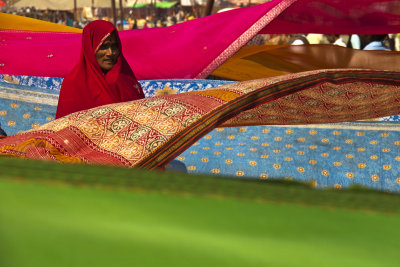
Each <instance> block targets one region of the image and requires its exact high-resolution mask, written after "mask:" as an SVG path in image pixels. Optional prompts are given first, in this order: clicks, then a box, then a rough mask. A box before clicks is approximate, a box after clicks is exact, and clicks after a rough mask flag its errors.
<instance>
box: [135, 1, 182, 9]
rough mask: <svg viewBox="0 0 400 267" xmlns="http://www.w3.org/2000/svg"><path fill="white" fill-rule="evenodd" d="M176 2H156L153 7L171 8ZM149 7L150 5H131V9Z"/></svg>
mask: <svg viewBox="0 0 400 267" xmlns="http://www.w3.org/2000/svg"><path fill="white" fill-rule="evenodd" d="M176 3H178V2H156V3H155V6H156V7H157V8H171V7H173V6H174V5H176ZM148 5H151V4H150V3H136V4H133V5H132V8H142V7H145V6H148Z"/></svg>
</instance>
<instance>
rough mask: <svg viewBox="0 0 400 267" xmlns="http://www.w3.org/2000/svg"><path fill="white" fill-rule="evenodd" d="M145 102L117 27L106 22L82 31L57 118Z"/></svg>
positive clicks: (65, 81)
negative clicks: (117, 105) (122, 46)
mask: <svg viewBox="0 0 400 267" xmlns="http://www.w3.org/2000/svg"><path fill="white" fill-rule="evenodd" d="M140 98H144V94H143V90H142V88H141V86H140V84H139V83H138V81H137V80H136V78H135V75H134V74H133V72H132V69H131V68H130V66H129V64H128V62H127V61H126V60H125V58H124V56H123V55H122V51H121V40H120V39H119V36H118V32H117V30H116V28H115V27H114V25H113V24H112V23H110V22H107V21H103V20H96V21H93V22H90V23H89V24H88V25H86V27H85V28H84V29H83V34H82V49H81V56H80V59H79V62H78V64H77V65H76V66H75V67H74V68H73V69H72V71H71V72H70V73H69V74H68V75H67V76H66V77H65V79H64V81H63V84H62V86H61V92H60V98H59V100H58V107H57V114H56V118H60V117H63V116H65V115H68V114H70V113H73V112H76V111H80V110H85V109H89V108H93V107H97V106H101V105H106V104H111V103H117V102H124V101H130V100H135V99H140Z"/></svg>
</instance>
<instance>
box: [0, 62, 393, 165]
mask: <svg viewBox="0 0 400 267" xmlns="http://www.w3.org/2000/svg"><path fill="white" fill-rule="evenodd" d="M398 79H399V78H398V73H396V72H383V71H364V70H351V71H350V70H328V71H327V70H323V71H313V72H306V73H301V74H291V75H287V76H280V77H275V78H269V79H261V80H256V81H250V82H241V83H233V84H228V85H223V86H220V87H218V88H212V89H208V90H204V91H196V92H188V93H182V94H178V95H165V96H157V97H152V98H147V99H141V100H136V101H132V102H124V103H120V104H111V105H105V106H101V107H98V108H94V109H90V110H85V111H81V112H77V113H73V114H71V115H69V116H66V117H63V118H60V119H58V120H55V121H52V122H49V123H47V124H45V125H43V126H40V127H38V128H36V129H34V130H30V131H27V132H24V133H21V134H17V135H14V136H11V137H7V138H5V139H3V140H2V141H0V147H1V150H0V151H1V153H2V154H3V155H16V156H18V157H27V158H42V159H52V160H59V161H63V162H90V163H102V164H113V165H123V166H138V167H143V168H150V169H152V168H157V167H161V166H163V165H164V164H166V163H167V162H169V161H171V160H172V159H173V158H174V157H176V156H177V155H179V154H180V153H181V152H183V151H184V150H185V149H187V148H188V147H189V146H190V145H192V144H193V143H194V142H196V141H197V140H198V139H200V138H201V137H202V136H203V135H205V134H207V133H208V132H210V131H211V130H212V129H213V128H215V127H217V126H218V125H222V126H243V125H256V124H258V125H259V124H264V125H265V124H285V125H287V124H311V123H328V122H341V121H352V120H358V119H370V118H376V117H382V116H385V115H391V114H400V106H399V105H398V101H399V99H398V90H399V88H400V87H399V80H398Z"/></svg>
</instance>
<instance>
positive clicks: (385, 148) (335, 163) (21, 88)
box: [0, 75, 400, 193]
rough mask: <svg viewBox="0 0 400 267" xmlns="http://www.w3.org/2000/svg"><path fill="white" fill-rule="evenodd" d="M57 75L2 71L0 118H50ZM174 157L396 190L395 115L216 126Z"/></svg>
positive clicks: (399, 182) (249, 173)
mask: <svg viewBox="0 0 400 267" xmlns="http://www.w3.org/2000/svg"><path fill="white" fill-rule="evenodd" d="M61 82H62V79H61V78H45V77H28V76H13V75H0V99H1V102H0V124H1V125H2V127H3V129H4V130H5V131H6V133H8V135H12V134H15V133H17V132H18V131H21V130H28V129H30V128H32V127H34V126H36V125H39V124H43V123H46V122H48V121H50V120H52V119H53V118H54V114H55V111H56V105H57V98H58V93H59V86H60V85H61ZM140 83H141V85H142V87H143V89H144V91H145V95H146V96H147V97H149V96H153V95H161V94H172V93H181V92H188V91H196V90H201V89H207V88H211V87H215V86H218V85H222V84H226V83H231V81H213V80H154V81H140ZM177 160H178V161H180V162H181V163H184V164H185V165H186V169H187V170H188V172H189V173H206V174H215V175H222V176H236V177H239V178H248V179H282V178H283V179H290V180H297V181H309V182H310V183H312V184H313V185H315V186H317V187H335V188H346V187H348V186H349V185H352V184H359V185H363V186H367V187H370V188H375V189H378V190H382V191H390V192H397V193H399V192H400V164H399V163H400V118H399V116H390V117H385V118H381V119H379V120H378V121H366V122H360V121H359V122H348V123H337V124H319V125H302V126H251V127H231V128H217V129H215V130H214V131H212V132H211V133H209V134H208V135H206V136H205V137H203V138H202V139H200V140H199V141H198V142H196V143H195V144H194V145H193V146H191V147H190V148H189V149H188V150H186V151H185V152H184V153H182V154H181V155H180V156H179V157H177Z"/></svg>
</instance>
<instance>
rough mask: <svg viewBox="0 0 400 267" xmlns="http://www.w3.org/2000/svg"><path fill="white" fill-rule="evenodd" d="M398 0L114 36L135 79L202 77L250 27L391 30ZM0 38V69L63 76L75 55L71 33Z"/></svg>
mask: <svg viewBox="0 0 400 267" xmlns="http://www.w3.org/2000/svg"><path fill="white" fill-rule="evenodd" d="M399 8H400V2H399V1H397V0H379V1H376V0H354V1H345V0H336V1H324V0H312V1H311V0H297V1H296V0H274V1H270V2H268V3H265V4H261V5H258V6H252V7H246V8H240V9H235V10H231V11H227V12H222V13H218V14H214V15H211V16H207V17H203V18H199V19H195V20H191V21H188V22H184V23H180V24H176V25H173V26H170V27H164V28H151V29H141V30H133V31H122V32H121V33H120V37H121V41H122V45H123V50H124V51H125V57H126V59H127V61H128V63H129V64H130V65H131V67H132V68H133V69H135V74H136V76H137V78H138V79H140V80H143V79H167V78H205V77H207V76H208V75H209V74H210V73H212V72H213V71H214V70H215V69H216V68H217V67H218V66H220V65H221V64H222V63H224V62H225V61H226V60H227V59H228V58H230V57H231V56H232V55H233V54H234V53H236V52H237V51H238V50H239V49H240V48H241V47H242V46H243V45H245V44H246V43H247V42H248V41H249V40H251V38H252V37H254V36H255V35H256V34H257V33H300V32H315V33H335V34H348V33H358V34H383V33H396V32H400V15H399V12H398V10H399ZM0 39H1V42H2V49H1V51H0V73H3V74H17V75H30V76H46V77H48V76H53V77H64V76H65V75H66V74H67V73H69V71H70V70H71V68H72V67H73V66H74V65H75V64H76V62H77V61H78V58H79V47H80V34H79V33H65V32H59V33H45V32H34V31H12V30H2V31H0ZM22 62H23V63H24V64H22Z"/></svg>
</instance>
